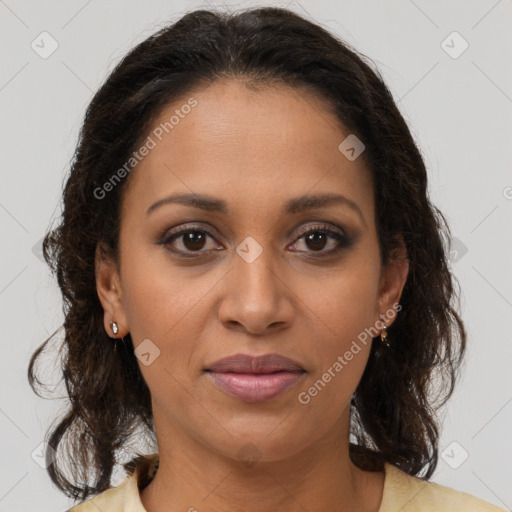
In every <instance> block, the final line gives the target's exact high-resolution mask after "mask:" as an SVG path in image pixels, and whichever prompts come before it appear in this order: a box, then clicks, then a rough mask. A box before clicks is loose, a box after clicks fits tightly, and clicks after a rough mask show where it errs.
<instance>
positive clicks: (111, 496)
mask: <svg viewBox="0 0 512 512" xmlns="http://www.w3.org/2000/svg"><path fill="white" fill-rule="evenodd" d="M134 483H135V482H134V480H133V475H130V476H127V477H126V479H125V480H124V482H123V483H122V484H120V485H118V486H117V487H113V488H111V489H107V490H106V491H103V492H102V493H101V494H98V495H97V496H95V497H94V498H91V499H89V500H87V501H84V502H83V503H80V504H79V505H76V506H74V507H72V508H70V509H69V510H66V512H98V510H105V511H106V510H108V511H109V512H122V511H124V510H125V505H126V504H127V503H129V502H130V496H132V495H133V490H134V489H133V487H134Z"/></svg>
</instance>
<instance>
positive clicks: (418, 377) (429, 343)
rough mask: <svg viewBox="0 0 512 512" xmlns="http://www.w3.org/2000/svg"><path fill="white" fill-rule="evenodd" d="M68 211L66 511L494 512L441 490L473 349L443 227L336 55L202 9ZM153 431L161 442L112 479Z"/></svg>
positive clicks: (378, 100)
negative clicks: (452, 407) (452, 400)
mask: <svg viewBox="0 0 512 512" xmlns="http://www.w3.org/2000/svg"><path fill="white" fill-rule="evenodd" d="M63 202H64V209H63V217H62V221H61V224H60V225H59V226H58V227H57V228H56V229H55V230H53V231H52V232H50V233H49V234H48V235H47V237H46V238H45V242H44V252H45V258H46V260H47V262H48V263H49V264H50V265H51V266H52V268H53V270H54V271H55V273H56V275H57V278H58V281H59V285H60V287H61V290H62V293H63V297H64V303H65V313H66V319H65V322H64V330H65V345H66V348H67V351H66V353H65V355H64V358H63V361H64V364H63V371H64V378H65V381H66V384H67V389H68V391H69V395H70V409H69V411H68V413H67V415H66V417H64V418H63V419H62V421H61V422H60V423H59V424H58V426H57V428H56V429H55V430H53V431H52V432H51V435H50V436H49V444H50V445H51V446H52V447H53V448H54V449H55V450H57V449H58V446H59V445H61V450H63V449H64V450H65V456H66V457H67V458H69V460H71V461H73V464H72V466H71V472H72V478H71V480H70V479H69V478H68V477H67V476H66V475H65V471H64V468H63V467H61V466H60V464H59V462H58V461H57V459H56V458H55V460H54V459H53V458H52V457H53V453H54V452H53V451H49V452H48V454H47V457H48V462H52V464H51V465H49V467H48V471H49V474H50V477H51V479H52V481H53V482H54V483H55V484H56V485H57V486H58V487H59V488H60V489H61V490H62V491H63V492H64V493H66V494H67V495H68V496H71V497H73V498H76V499H78V500H80V501H82V502H84V503H82V504H79V505H77V506H76V507H74V508H73V509H71V510H73V511H75V512H86V511H89V510H95V511H96V510H108V511H111V512H113V511H122V510H131V511H137V512H142V511H147V512H160V511H163V510H166V511H169V510H189V511H194V510H199V511H208V510H212V511H213V510H228V509H229V510H244V511H268V510H277V509H279V510H285V511H287V510H299V509H301V510H308V511H311V512H312V511H323V510H361V511H373V512H377V511H380V512H391V511H393V512H394V511H398V510H401V511H408V510H417V511H425V510H429V511H430V510H435V511H443V510H445V511H448V510H450V511H453V510H464V511H469V510H475V511H491V510H500V509H498V508H497V507H494V506H492V505H490V504H487V503H485V502H483V501H481V500H479V499H477V498H474V497H472V496H470V495H468V494H464V493H460V492H457V491H454V490H451V489H449V488H446V487H443V486H440V485H437V484H433V483H430V482H428V478H429V477H430V476H431V475H432V473H433V471H434V469H435V467H436V464H437V461H438V440H439V431H438V425H437V423H436V419H435V410H436V408H437V407H438V406H439V405H441V404H443V403H444V402H445V401H446V400H447V399H448V398H449V396H450V395H451V393H452V391H453V387H454V383H455V381H456V377H457V375H458V373H457V372H458V368H459V366H460V363H461V360H462V356H463V353H464V348H465V340H466V334H465V329H464V326H463V323H462V321H461V319H460V317H459V315H458V314H457V311H456V309H455V304H454V303H455V301H456V293H455V283H454V279H453V276H452V275H451V274H450V271H449V268H448V266H447V254H446V244H445V240H444V239H443V237H448V236H449V229H448V227H447V225H446V223H445V220H444V218H443V216H442V214H441V213H440V212H439V211H438V210H437V209H436V208H435V206H433V205H432V204H431V203H430V201H429V198H428V194H427V174H426V169H425V165H424V162H423V160H422V158H421V155H420V153H419V151H418V148H417V147H416V145H415V143H414V141H413V139H412V137H411V134H410V132H409V129H408V127H407V125H406V123H405V122H404V119H403V118H402V116H401V115H400V113H399V111H398V109H397V108H396V105H395V104H394V102H393V99H392V96H391V94H390V93H389V91H388V89H387V88H386V86H385V85H384V83H383V81H382V79H381V78H380V77H379V76H378V74H377V73H376V72H375V71H374V70H372V69H371V67H370V66H369V65H368V64H367V63H366V62H365V59H364V57H361V56H359V55H358V54H357V53H356V52H355V51H354V50H352V49H349V48H348V47H347V45H346V44H344V43H343V42H341V41H339V40H338V39H336V38H335V37H333V36H332V35H331V34H329V33H328V32H326V31H325V30H324V29H322V28H321V27H319V26H317V25H315V24H313V23H311V22H309V21H307V20H305V19H303V18H301V17H300V16H298V15H296V14H293V13H292V12H290V11H287V10H285V9H278V8H261V9H253V10H248V11H244V12H241V13H239V14H231V15H228V14H219V13H215V12H209V11H205V10H200V11H195V12H191V13H189V14H187V15H186V16H184V17H183V18H182V19H181V20H179V21H178V22H177V23H175V24H173V25H172V26H169V27H166V28H164V29H162V30H161V31H159V32H158V33H157V34H155V35H153V36H151V37H149V38H148V39H147V40H145V41H144V42H142V43H141V44H140V45H138V46H137V47H136V48H135V49H133V50H132V51H131V52H130V53H129V55H127V56H126V57H125V58H124V59H123V61H122V62H121V63H120V64H119V65H118V66H117V67H116V69H115V70H114V71H113V72H112V74H111V75H110V76H109V78H108V79H107V81H106V82H105V84H104V85H103V86H102V87H101V89H100V90H99V92H98V93H97V94H96V95H95V97H94V99H93V100H92V102H91V104H90V106H89V108H88V110H87V114H86V118H85V121H84V125H83V128H82V131H81V135H80V141H79V144H78V148H77V151H76V154H75V158H74V161H73V164H72V169H71V174H70V176H69V179H68V181H67V184H66V187H65V191H64V197H63ZM43 348H44V346H42V347H41V348H40V349H38V351H37V352H36V353H35V354H34V355H33V357H32V360H31V364H30V367H29V379H30V382H31V384H32V385H33V386H34V382H35V380H36V379H35V375H34V367H35V366H34V365H35V362H36V360H37V357H38V355H39V354H40V353H41V352H42V350H43ZM434 378H436V380H435V381H434ZM434 384H436V386H434ZM137 429H139V430H137ZM140 429H142V435H143V434H144V433H146V434H149V436H150V438H151V439H153V441H156V445H157V450H156V451H155V452H154V453H153V454H150V455H143V454H140V453H137V454H135V455H136V456H134V457H133V455H134V454H133V453H132V454H131V457H132V460H130V461H129V462H127V463H125V464H124V467H125V469H126V470H127V472H128V475H127V476H126V478H125V480H124V481H123V483H122V484H121V485H119V486H118V487H114V488H110V486H111V477H112V472H113V469H114V467H115V466H116V463H117V462H120V461H121V459H122V455H123V453H126V451H127V450H128V448H127V446H128V443H129V442H130V440H132V438H133V437H135V438H136V439H137V433H139V435H140V434H141V432H140ZM63 447H64V448H63ZM67 467H68V468H69V467H70V465H69V464H68V465H67ZM94 495H96V496H94Z"/></svg>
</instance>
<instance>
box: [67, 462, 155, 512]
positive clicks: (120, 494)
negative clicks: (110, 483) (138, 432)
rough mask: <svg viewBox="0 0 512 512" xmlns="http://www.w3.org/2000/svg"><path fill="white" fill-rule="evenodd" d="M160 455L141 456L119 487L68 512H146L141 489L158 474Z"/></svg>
mask: <svg viewBox="0 0 512 512" xmlns="http://www.w3.org/2000/svg"><path fill="white" fill-rule="evenodd" d="M158 465H159V460H158V453H154V454H151V455H149V456H140V457H139V458H138V462H137V465H136V467H135V468H134V470H133V473H131V474H129V475H128V476H127V477H126V478H125V479H124V481H123V482H122V483H121V484H120V485H118V486H117V487H112V488H110V489H107V490H106V491H103V492H102V493H101V494H98V495H97V496H95V497H94V498H91V499H89V500H87V501H84V502H83V503H80V504H78V505H75V506H74V507H72V508H70V509H69V510H66V512H98V511H105V512H107V511H108V512H126V511H130V512H146V511H145V509H144V507H143V506H142V503H141V501H140V493H139V491H140V489H141V488H143V487H144V486H145V485H147V483H148V482H149V481H150V479H151V478H152V477H153V476H154V474H155V473H156V470H157V469H158Z"/></svg>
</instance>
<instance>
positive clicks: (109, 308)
mask: <svg viewBox="0 0 512 512" xmlns="http://www.w3.org/2000/svg"><path fill="white" fill-rule="evenodd" d="M95 271H96V290H97V292H98V297H99V299H100V302H101V305H102V306H103V312H104V313H103V325H104V327H105V331H106V333H107V334H108V335H109V336H110V337H111V338H123V337H124V336H126V335H127V334H128V332H129V331H130V329H129V327H128V322H127V321H126V315H125V312H124V307H123V302H122V297H123V295H122V289H121V281H120V277H119V272H118V269H117V264H116V262H115V261H113V260H112V258H110V257H109V256H108V255H107V254H106V252H105V251H104V250H103V249H102V248H101V246H100V245H99V244H98V246H97V247H96V254H95ZM111 322H115V323H116V324H117V327H118V332H117V334H114V333H113V332H112V326H111Z"/></svg>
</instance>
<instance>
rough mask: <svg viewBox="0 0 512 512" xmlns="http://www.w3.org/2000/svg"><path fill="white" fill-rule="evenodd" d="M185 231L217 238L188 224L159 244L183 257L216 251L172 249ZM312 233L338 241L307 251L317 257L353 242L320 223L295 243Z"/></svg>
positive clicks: (342, 233) (167, 235)
mask: <svg viewBox="0 0 512 512" xmlns="http://www.w3.org/2000/svg"><path fill="white" fill-rule="evenodd" d="M185 233H203V234H205V235H207V236H209V237H210V238H213V239H215V237H214V235H213V234H212V233H210V232H209V231H208V230H207V229H205V228H203V227H200V226H193V225H192V226H191V225H186V226H180V227H178V228H176V229H175V230H174V231H172V232H170V233H168V232H165V233H164V234H163V235H162V236H161V237H160V241H159V242H158V243H157V244H158V245H161V246H164V247H165V248H166V249H167V250H168V251H169V252H171V253H173V254H176V255H178V256H180V257H183V258H197V257H198V256H200V255H201V254H203V255H204V254H205V253H208V252H214V250H213V251H212V250H210V251H203V250H198V251H182V250H176V249H172V248H171V247H170V244H171V242H173V241H174V240H176V239H178V238H179V237H180V236H183V235H184V234H185ZM311 233H323V234H325V235H328V236H330V237H331V238H334V239H335V240H336V241H337V242H338V243H337V247H335V248H334V249H331V250H329V251H323V250H320V251H306V252H307V253H309V254H310V255H312V256H313V257H315V258H325V257H329V256H334V255H335V254H338V253H339V252H341V251H342V250H343V249H345V248H347V247H348V246H349V245H350V243H351V240H350V239H349V238H348V237H347V235H346V234H345V233H344V232H342V231H340V230H339V229H335V228H333V227H331V226H329V225H328V224H319V225H316V226H311V227H308V228H307V229H304V230H301V231H300V232H299V233H298V234H297V237H296V238H295V241H294V242H293V244H295V243H296V242H297V241H298V240H300V239H301V238H303V237H304V236H306V235H309V234H311ZM299 252H304V251H299Z"/></svg>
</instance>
